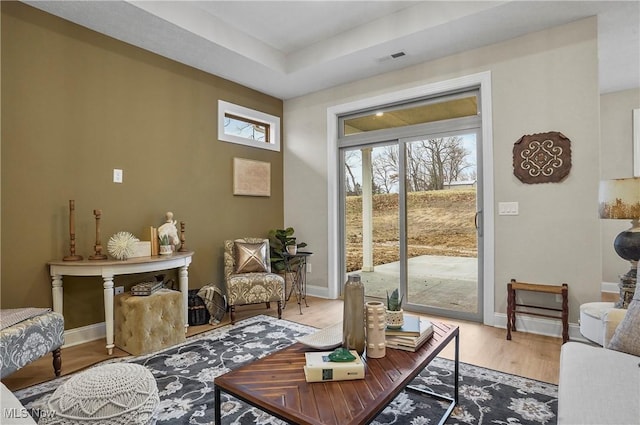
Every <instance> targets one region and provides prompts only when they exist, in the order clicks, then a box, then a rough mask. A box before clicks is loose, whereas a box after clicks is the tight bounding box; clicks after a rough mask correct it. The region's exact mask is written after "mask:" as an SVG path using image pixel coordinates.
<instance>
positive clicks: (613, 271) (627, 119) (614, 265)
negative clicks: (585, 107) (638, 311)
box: [600, 89, 640, 286]
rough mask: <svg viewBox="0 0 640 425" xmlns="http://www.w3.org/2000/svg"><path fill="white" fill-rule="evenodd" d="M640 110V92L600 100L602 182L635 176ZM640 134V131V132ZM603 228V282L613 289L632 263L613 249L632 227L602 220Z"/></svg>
mask: <svg viewBox="0 0 640 425" xmlns="http://www.w3.org/2000/svg"><path fill="white" fill-rule="evenodd" d="M638 108H640V89H632V90H623V91H618V92H613V93H607V94H603V95H602V96H601V97H600V119H601V131H600V139H601V145H600V157H601V159H602V161H601V163H602V167H601V172H600V178H601V179H602V180H609V179H620V178H626V177H632V176H633V118H632V111H633V110H634V109H638ZM639 131H640V129H639ZM600 224H601V229H602V241H601V242H602V281H603V282H605V283H608V284H613V285H609V286H615V285H617V284H619V283H620V280H619V278H618V276H619V275H621V274H624V273H626V272H627V271H628V270H629V268H630V264H629V262H628V261H626V260H624V259H622V258H620V257H619V256H618V254H616V252H615V250H614V249H613V241H614V239H615V238H616V236H617V235H618V233H620V232H622V231H623V230H627V229H629V228H630V227H631V222H630V221H627V220H600Z"/></svg>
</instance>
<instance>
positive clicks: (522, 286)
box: [507, 279, 569, 344]
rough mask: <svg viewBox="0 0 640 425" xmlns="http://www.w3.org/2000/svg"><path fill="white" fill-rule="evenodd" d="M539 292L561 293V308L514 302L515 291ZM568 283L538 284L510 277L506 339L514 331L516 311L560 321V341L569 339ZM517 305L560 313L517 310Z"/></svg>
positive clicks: (563, 341)
mask: <svg viewBox="0 0 640 425" xmlns="http://www.w3.org/2000/svg"><path fill="white" fill-rule="evenodd" d="M518 290H520V291H530V292H541V293H545V294H553V295H561V296H562V308H552V307H543V306H536V305H528V304H518V303H517V302H516V291H518ZM568 298H569V285H567V284H566V283H563V284H562V285H540V284H537V283H525V282H517V281H516V280H515V279H511V282H509V283H508V284H507V339H508V340H511V331H512V330H513V331H514V332H515V331H516V313H520V314H527V315H530V316H539V317H549V318H552V319H559V320H561V321H562V343H563V344H564V343H565V342H567V341H569V300H568ZM518 307H525V308H527V309H534V310H546V311H557V312H559V313H560V314H547V313H539V312H537V311H530V310H518Z"/></svg>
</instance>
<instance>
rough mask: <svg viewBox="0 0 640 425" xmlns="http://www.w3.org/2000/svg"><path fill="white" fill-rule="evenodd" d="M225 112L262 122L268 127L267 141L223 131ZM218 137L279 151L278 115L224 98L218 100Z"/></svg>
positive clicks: (223, 139)
mask: <svg viewBox="0 0 640 425" xmlns="http://www.w3.org/2000/svg"><path fill="white" fill-rule="evenodd" d="M227 114H228V115H234V116H236V117H240V118H244V119H246V120H247V121H250V122H255V123H259V124H264V125H265V126H266V127H268V128H269V134H268V137H267V141H262V140H254V139H249V138H245V137H239V136H234V135H231V134H227V133H225V132H224V119H225V117H226V115H227ZM218 139H219V140H220V141H221V142H229V143H236V144H239V145H245V146H251V147H254V148H260V149H268V150H271V151H276V152H280V117H276V116H275V115H270V114H267V113H265V112H260V111H256V110H254V109H250V108H246V107H244V106H240V105H235V104H233V103H230V102H226V101H224V100H218Z"/></svg>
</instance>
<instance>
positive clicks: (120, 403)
mask: <svg viewBox="0 0 640 425" xmlns="http://www.w3.org/2000/svg"><path fill="white" fill-rule="evenodd" d="M159 403H160V398H159V397H158V386H157V385H156V380H155V378H154V377H153V375H152V374H151V372H150V371H149V370H148V369H147V368H145V367H144V366H140V365H137V364H131V363H114V364H108V365H104V366H98V367H94V368H92V369H89V370H87V371H84V372H81V373H79V374H77V375H75V376H73V377H72V378H70V379H69V380H68V381H66V382H65V383H64V384H62V385H61V386H60V387H58V389H57V390H55V391H54V393H53V394H52V395H51V397H50V398H49V401H48V403H47V404H48V409H49V413H50V414H48V415H46V416H43V417H42V418H40V421H39V422H38V423H39V424H40V425H42V424H45V425H53V424H56V425H57V424H65V425H66V424H74V425H75V424H77V425H81V424H113V425H120V424H123V425H124V424H139V425H143V424H144V425H146V424H149V425H152V424H155V423H156V415H157V407H158V404H159Z"/></svg>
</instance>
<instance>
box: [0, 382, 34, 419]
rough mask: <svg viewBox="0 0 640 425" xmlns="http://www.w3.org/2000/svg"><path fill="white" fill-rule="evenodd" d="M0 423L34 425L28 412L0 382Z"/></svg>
mask: <svg viewBox="0 0 640 425" xmlns="http://www.w3.org/2000/svg"><path fill="white" fill-rule="evenodd" d="M0 405H1V406H2V412H0V423H1V424H3V425H22V424H35V423H36V422H35V421H34V420H33V418H32V417H31V415H30V414H29V411H28V410H27V409H26V408H25V407H24V406H23V405H22V403H20V401H19V400H18V399H17V398H16V396H15V395H13V393H12V392H11V391H9V389H8V388H7V387H5V386H4V384H3V383H2V382H0Z"/></svg>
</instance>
